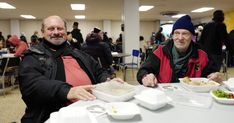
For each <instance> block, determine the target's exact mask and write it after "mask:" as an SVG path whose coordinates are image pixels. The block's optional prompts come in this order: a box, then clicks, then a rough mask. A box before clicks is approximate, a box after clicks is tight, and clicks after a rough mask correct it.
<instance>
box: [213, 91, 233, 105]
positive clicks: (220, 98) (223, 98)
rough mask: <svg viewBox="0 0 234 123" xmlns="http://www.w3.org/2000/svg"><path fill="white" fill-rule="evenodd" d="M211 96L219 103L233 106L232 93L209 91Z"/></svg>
mask: <svg viewBox="0 0 234 123" xmlns="http://www.w3.org/2000/svg"><path fill="white" fill-rule="evenodd" d="M210 94H211V96H212V97H213V98H214V99H215V100H216V101H217V102H219V103H222V104H234V92H230V91H223V90H212V91H210Z"/></svg>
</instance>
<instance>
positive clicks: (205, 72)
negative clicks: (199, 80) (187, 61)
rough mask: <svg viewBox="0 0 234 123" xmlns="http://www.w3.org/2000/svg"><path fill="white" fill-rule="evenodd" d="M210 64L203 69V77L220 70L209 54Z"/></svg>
mask: <svg viewBox="0 0 234 123" xmlns="http://www.w3.org/2000/svg"><path fill="white" fill-rule="evenodd" d="M208 59H209V61H208V64H207V66H206V67H205V68H204V70H203V71H202V75H201V76H202V77H207V76H208V75H209V74H211V73H214V72H219V70H217V67H216V66H217V65H216V64H215V62H214V60H213V59H212V58H211V57H210V56H209V55H208Z"/></svg>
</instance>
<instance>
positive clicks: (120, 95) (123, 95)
mask: <svg viewBox="0 0 234 123" xmlns="http://www.w3.org/2000/svg"><path fill="white" fill-rule="evenodd" d="M92 93H93V95H95V96H96V97H97V98H98V99H100V100H103V101H106V102H123V101H127V100H129V99H131V98H133V96H134V95H135V94H136V87H135V86H133V85H130V84H127V83H119V82H104V83H101V84H98V85H96V87H95V88H94V89H93V90H92Z"/></svg>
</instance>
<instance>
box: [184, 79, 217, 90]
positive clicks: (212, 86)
mask: <svg viewBox="0 0 234 123" xmlns="http://www.w3.org/2000/svg"><path fill="white" fill-rule="evenodd" d="M190 80H191V81H197V82H199V81H203V82H204V83H209V84H204V85H192V84H188V83H186V82H184V81H183V79H182V78H181V79H180V83H181V85H182V86H183V87H184V88H186V89H189V90H192V91H194V92H210V91H211V90H214V89H217V88H218V87H219V86H220V84H219V83H217V82H215V81H212V80H208V79H207V78H190Z"/></svg>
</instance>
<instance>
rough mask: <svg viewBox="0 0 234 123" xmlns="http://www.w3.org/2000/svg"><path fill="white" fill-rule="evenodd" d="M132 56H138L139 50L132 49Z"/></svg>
mask: <svg viewBox="0 0 234 123" xmlns="http://www.w3.org/2000/svg"><path fill="white" fill-rule="evenodd" d="M132 56H134V57H139V56H140V50H136V49H133V50H132Z"/></svg>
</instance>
